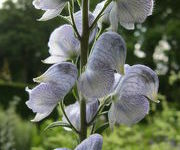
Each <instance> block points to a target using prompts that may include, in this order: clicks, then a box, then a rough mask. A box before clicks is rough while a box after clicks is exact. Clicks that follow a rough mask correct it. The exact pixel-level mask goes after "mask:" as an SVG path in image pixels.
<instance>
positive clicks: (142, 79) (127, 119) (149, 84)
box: [108, 65, 159, 127]
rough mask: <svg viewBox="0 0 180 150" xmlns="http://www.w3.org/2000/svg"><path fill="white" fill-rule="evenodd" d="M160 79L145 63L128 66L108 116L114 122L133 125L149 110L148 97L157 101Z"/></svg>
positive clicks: (111, 122) (111, 123)
mask: <svg viewBox="0 0 180 150" xmlns="http://www.w3.org/2000/svg"><path fill="white" fill-rule="evenodd" d="M158 86H159V80H158V77H157V75H156V73H155V72H154V71H153V70H151V69H150V68H148V67H146V66H144V65H134V66H131V67H128V69H127V71H126V73H125V75H124V76H122V77H121V79H120V82H119V85H118V86H117V88H116V91H115V94H114V98H113V100H114V101H113V103H112V106H111V108H110V111H109V114H108V117H109V122H110V125H111V127H112V126H113V124H115V123H118V124H127V125H132V124H135V123H137V122H139V121H140V120H142V119H143V118H144V117H145V115H146V114H148V112H149V102H148V99H151V100H154V101H156V102H158V101H157V99H156V98H157V92H158Z"/></svg>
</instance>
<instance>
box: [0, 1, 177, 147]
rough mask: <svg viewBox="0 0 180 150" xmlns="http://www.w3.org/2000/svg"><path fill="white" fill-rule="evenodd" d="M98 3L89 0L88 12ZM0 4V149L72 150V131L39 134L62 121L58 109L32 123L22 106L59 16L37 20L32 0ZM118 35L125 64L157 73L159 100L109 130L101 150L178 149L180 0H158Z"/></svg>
mask: <svg viewBox="0 0 180 150" xmlns="http://www.w3.org/2000/svg"><path fill="white" fill-rule="evenodd" d="M4 1H5V0H4ZM97 2H98V0H91V8H92V10H93V8H94V7H95V4H96V3H97ZM1 3H2V1H1ZM0 6H1V8H0V150H51V149H54V148H57V147H69V148H73V147H74V146H75V145H76V143H77V141H76V137H75V136H74V135H73V134H72V133H71V132H65V131H64V129H62V128H55V129H53V130H49V131H46V132H43V130H44V128H45V127H46V126H47V125H48V124H49V123H51V122H52V121H55V120H59V119H60V116H61V113H58V112H59V110H55V111H54V112H53V114H52V115H51V116H50V117H49V118H48V120H46V121H42V122H41V123H38V124H33V123H31V122H30V121H29V120H30V119H31V118H32V117H33V114H32V112H31V111H30V110H29V109H28V108H27V107H26V105H25V101H26V100H27V99H28V95H27V93H26V92H25V87H26V86H30V87H31V86H34V83H33V82H32V78H33V77H36V76H38V75H40V74H41V73H42V72H44V71H45V70H46V68H47V67H49V66H47V65H44V64H42V63H41V60H42V59H45V58H46V57H47V56H48V55H49V54H48V46H47V42H48V39H49V35H50V33H51V32H52V31H53V30H54V29H55V28H56V27H58V26H60V25H61V24H63V22H62V20H61V19H60V18H56V19H53V20H50V21H47V22H37V21H36V19H37V18H39V17H40V16H41V15H42V13H43V12H42V11H38V10H36V9H34V8H33V6H32V0H16V1H12V0H7V1H5V2H4V3H3V5H0ZM63 14H67V9H65V10H64V11H63ZM119 33H120V34H121V35H122V36H123V37H124V39H125V41H126V42H127V47H128V55H127V63H128V64H130V65H133V64H137V63H140V64H145V65H147V66H149V67H151V68H152V69H154V70H156V72H157V73H158V75H159V79H160V88H159V100H160V101H161V103H159V104H154V103H152V104H151V111H150V114H149V115H148V116H147V117H146V118H145V119H144V120H143V121H141V122H140V123H139V124H137V125H134V126H132V127H126V126H120V127H116V128H115V129H114V131H113V132H111V131H110V130H109V129H108V130H107V131H106V132H105V133H104V145H103V150H180V70H179V68H180V43H179V42H180V1H179V0H156V1H155V8H154V14H153V16H150V17H148V19H147V20H146V22H145V23H143V24H141V25H140V24H137V25H136V29H135V30H133V31H127V30H124V29H123V28H122V27H120V28H119ZM67 99H69V98H67ZM58 114H60V115H58ZM103 119H104V118H100V120H103Z"/></svg>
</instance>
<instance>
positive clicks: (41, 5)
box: [33, 0, 68, 21]
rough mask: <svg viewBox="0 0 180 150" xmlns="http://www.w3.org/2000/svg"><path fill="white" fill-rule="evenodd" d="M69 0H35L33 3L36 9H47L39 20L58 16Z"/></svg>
mask: <svg viewBox="0 0 180 150" xmlns="http://www.w3.org/2000/svg"><path fill="white" fill-rule="evenodd" d="M67 2H68V0H34V1H33V5H34V7H35V8H36V9H41V10H45V11H46V12H45V13H44V14H43V16H42V17H41V18H40V19H38V20H39V21H47V20H49V19H52V18H54V17H56V16H58V15H59V14H60V13H61V11H62V10H63V8H64V7H65V5H66V3H67Z"/></svg>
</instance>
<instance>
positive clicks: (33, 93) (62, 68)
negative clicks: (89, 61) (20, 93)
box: [26, 62, 78, 122]
mask: <svg viewBox="0 0 180 150" xmlns="http://www.w3.org/2000/svg"><path fill="white" fill-rule="evenodd" d="M77 74H78V73H77V68H76V66H75V65H73V64H71V63H67V62H64V63H60V64H55V65H53V66H51V67H50V68H49V69H48V70H47V71H46V72H45V73H44V74H43V75H41V76H40V77H38V78H35V79H34V81H36V82H39V83H40V84H39V85H38V86H36V87H35V88H33V89H32V90H30V89H28V88H27V89H26V91H27V92H28V93H29V100H28V101H27V102H26V105H27V106H28V107H29V108H30V109H32V111H33V112H34V113H36V116H35V118H34V119H33V120H32V121H34V122H38V121H41V120H42V119H44V118H45V117H47V116H48V115H49V114H50V113H51V112H52V111H53V109H54V108H55V107H56V105H57V104H58V102H59V101H61V100H63V98H64V96H65V95H66V94H67V93H68V92H69V91H70V89H71V88H72V87H73V86H74V84H75V81H76V80H77Z"/></svg>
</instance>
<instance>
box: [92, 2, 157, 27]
mask: <svg viewBox="0 0 180 150" xmlns="http://www.w3.org/2000/svg"><path fill="white" fill-rule="evenodd" d="M104 3H105V1H103V2H101V3H99V4H98V5H97V7H96V9H95V11H94V15H95V16H97V14H98V13H99V12H100V11H101V9H102V8H103V6H104ZM153 6H154V1H153V0H116V1H112V2H111V4H110V5H109V6H108V7H107V8H106V10H105V13H104V16H103V18H101V20H100V24H101V23H106V24H111V27H112V29H113V30H117V27H118V22H119V23H120V24H121V25H122V26H123V27H125V28H126V29H134V24H135V23H143V22H144V21H145V20H146V18H147V17H148V16H150V15H152V11H153Z"/></svg>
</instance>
